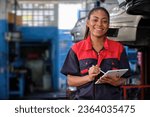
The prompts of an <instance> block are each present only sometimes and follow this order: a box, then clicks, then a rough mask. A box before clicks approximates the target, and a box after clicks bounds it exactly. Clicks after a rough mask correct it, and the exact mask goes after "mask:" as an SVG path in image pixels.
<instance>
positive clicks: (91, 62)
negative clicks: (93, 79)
mask: <svg viewBox="0 0 150 117" xmlns="http://www.w3.org/2000/svg"><path fill="white" fill-rule="evenodd" d="M96 64H97V60H96V59H84V60H80V61H79V65H80V70H81V71H82V70H85V69H89V67H91V66H92V65H96Z"/></svg>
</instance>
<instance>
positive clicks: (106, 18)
mask: <svg viewBox="0 0 150 117" xmlns="http://www.w3.org/2000/svg"><path fill="white" fill-rule="evenodd" d="M93 17H94V18H97V19H99V17H97V16H93ZM102 19H107V20H108V18H107V17H103V18H102Z"/></svg>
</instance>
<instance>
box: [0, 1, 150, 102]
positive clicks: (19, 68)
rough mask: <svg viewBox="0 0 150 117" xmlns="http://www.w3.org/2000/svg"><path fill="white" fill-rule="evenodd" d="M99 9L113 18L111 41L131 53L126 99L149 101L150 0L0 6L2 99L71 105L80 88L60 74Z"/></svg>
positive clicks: (2, 2)
mask: <svg viewBox="0 0 150 117" xmlns="http://www.w3.org/2000/svg"><path fill="white" fill-rule="evenodd" d="M97 6H103V7H105V8H106V9H107V10H108V11H109V13H110V28H109V32H108V37H110V38H111V39H113V40H116V41H119V42H121V43H122V44H123V45H124V47H125V48H126V52H127V55H128V59H129V64H130V68H131V71H132V77H131V78H129V80H128V83H127V85H124V86H122V95H123V97H124V99H125V100H140V99H144V100H149V99H150V62H149V60H150V1H149V0H0V27H1V29H0V94H1V95H0V99H3V100H6V99H16V100H21V99H23V100H30V99H32V100H34V99H51V100H53V99H70V98H69V97H68V95H69V93H72V92H74V91H75V90H76V88H75V87H68V86H67V82H66V76H64V75H63V74H61V73H60V69H61V67H62V65H63V63H64V60H65V58H66V56H67V52H68V51H69V48H70V47H71V46H72V45H73V44H74V43H76V42H78V41H80V40H82V39H83V35H84V33H85V30H84V29H85V28H84V27H85V20H86V16H87V14H88V12H89V10H90V9H92V8H93V7H97ZM68 9H69V10H68Z"/></svg>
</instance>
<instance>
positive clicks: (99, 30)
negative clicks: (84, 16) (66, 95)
mask: <svg viewBox="0 0 150 117" xmlns="http://www.w3.org/2000/svg"><path fill="white" fill-rule="evenodd" d="M86 26H87V27H88V28H89V31H90V37H91V42H92V46H93V48H94V50H95V51H96V52H97V53H98V52H100V51H101V49H102V48H103V46H104V41H105V38H106V33H107V31H108V28H109V18H108V16H107V14H106V13H105V11H103V10H97V11H94V12H93V13H92V14H91V16H90V18H89V19H88V20H87V23H86ZM99 73H100V68H99V66H98V65H95V66H94V65H93V66H92V67H90V68H89V71H88V75H86V76H73V75H69V74H68V75H67V78H68V80H67V81H68V85H69V86H81V85H83V84H86V83H88V82H91V81H93V80H94V79H95V77H96V76H97V75H98V74H99ZM100 83H108V84H111V85H113V86H120V85H123V84H124V83H125V78H119V77H113V78H111V77H107V76H106V77H104V78H101V80H100Z"/></svg>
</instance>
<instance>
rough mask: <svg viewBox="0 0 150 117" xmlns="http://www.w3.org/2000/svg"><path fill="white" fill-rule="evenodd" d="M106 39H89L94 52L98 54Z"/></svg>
mask: <svg viewBox="0 0 150 117" xmlns="http://www.w3.org/2000/svg"><path fill="white" fill-rule="evenodd" d="M105 38H106V37H100V38H97V37H91V41H92V46H93V48H94V49H95V50H96V52H99V51H100V50H101V49H102V48H103V47H104V41H105Z"/></svg>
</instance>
